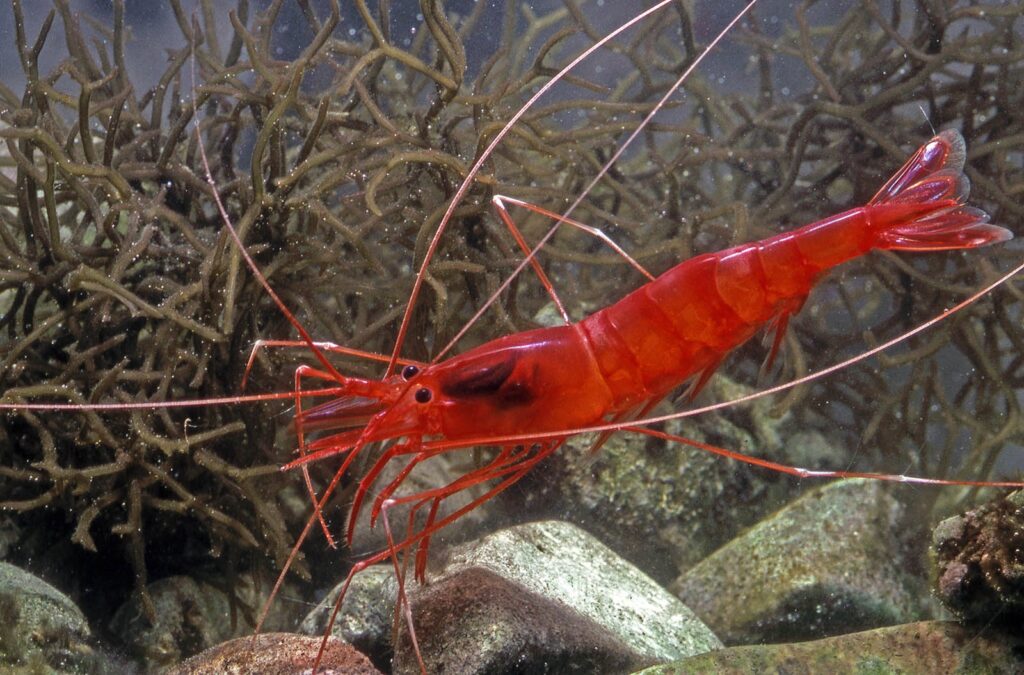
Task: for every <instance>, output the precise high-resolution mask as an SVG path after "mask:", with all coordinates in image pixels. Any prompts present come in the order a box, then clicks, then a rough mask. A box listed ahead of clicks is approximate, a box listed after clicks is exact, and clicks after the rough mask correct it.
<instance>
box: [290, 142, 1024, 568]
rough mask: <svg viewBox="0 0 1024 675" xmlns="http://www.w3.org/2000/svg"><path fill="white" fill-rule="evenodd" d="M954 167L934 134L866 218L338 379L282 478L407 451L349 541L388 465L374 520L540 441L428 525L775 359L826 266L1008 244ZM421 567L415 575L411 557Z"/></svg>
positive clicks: (364, 489)
mask: <svg viewBox="0 0 1024 675" xmlns="http://www.w3.org/2000/svg"><path fill="white" fill-rule="evenodd" d="M965 156H966V152H965V146H964V141H963V138H962V137H961V136H960V134H959V133H958V132H956V131H945V132H942V133H940V134H938V135H937V136H935V137H934V138H932V139H931V140H930V141H928V142H927V143H926V144H925V145H923V146H922V147H921V148H920V149H918V151H917V152H916V153H915V154H914V155H913V156H912V157H911V158H910V159H909V160H908V161H907V163H906V164H905V165H904V166H903V167H902V168H901V169H900V170H899V171H898V172H896V174H895V175H894V176H893V177H892V178H891V179H890V180H889V181H888V182H887V183H886V184H885V185H884V186H883V187H882V188H881V189H880V190H879V191H878V193H877V194H876V195H875V197H874V198H873V199H872V200H871V201H870V202H868V204H867V205H866V206H863V207H860V208H856V209H851V210H849V211H846V212H844V213H840V214H838V215H835V216H832V217H830V218H826V219H824V220H821V221H818V222H816V223H812V224H810V225H806V226H804V227H802V228H799V229H797V230H793V231H791V232H785V233H782V234H779V235H776V236H773V237H769V238H767V239H764V240H761V241H759V242H754V243H751V244H743V245H740V246H736V247H733V248H730V249H727V250H724V251H719V252H717V253H710V254H705V255H701V256H698V257H695V258H692V259H690V260H687V261H685V262H683V263H681V264H679V265H676V266H675V267H673V268H671V269H670V270H668V271H667V272H665V273H664V274H662V275H661V276H659V277H658V278H657V279H655V280H654V281H651V282H649V283H647V284H645V285H643V286H641V287H640V288H638V289H636V290H635V291H633V292H632V293H630V294H629V295H627V296H626V297H624V298H622V299H621V300H619V301H618V302H616V303H615V304H613V305H611V306H609V307H606V308H604V309H601V310H599V311H597V312H595V313H594V314H592V315H590V316H589V317H587V318H586V319H584V320H582V321H580V322H579V323H575V324H570V325H565V326H556V327H552V328H539V329H535V330H530V331H525V332H521V333H515V334H512V335H508V336H505V337H501V338H498V339H496V340H493V341H491V342H488V343H486V344H483V345H480V346H478V347H476V348H474V349H471V350H469V351H467V352H465V353H463V354H460V355H458V356H454V357H452V358H450V359H448V360H446V361H444V362H441V363H437V364H432V365H424V366H422V367H420V366H415V365H407V366H405V367H404V368H403V369H402V371H401V374H400V375H394V376H391V377H388V378H386V379H384V380H382V381H372V380H361V379H355V378H347V377H346V378H343V379H342V380H341V381H340V382H337V384H339V385H340V388H342V389H343V390H345V395H343V396H340V397H338V398H336V399H334V400H332V401H329V402H327V403H323V404H321V405H318V406H316V407H313V408H310V409H308V410H304V411H301V412H300V413H299V414H298V418H297V421H298V423H299V425H300V427H301V428H302V429H304V430H305V431H312V430H336V429H346V430H345V431H342V432H340V433H336V434H333V435H328V436H325V437H323V438H320V439H318V440H315V441H313V442H310V443H308V444H307V445H306V449H307V450H309V451H310V453H309V454H306V455H304V456H303V457H301V458H300V459H298V460H296V461H294V462H292V463H291V464H289V465H288V467H295V466H301V465H304V464H307V463H309V462H312V461H316V460H320V459H322V458H325V457H328V456H332V455H336V454H339V453H346V452H347V453H348V456H347V457H346V458H345V463H344V464H343V466H342V468H341V469H340V470H339V471H340V472H344V470H345V469H347V466H348V464H349V463H351V462H352V461H353V459H354V458H355V456H356V455H357V453H359V452H360V451H361V450H363V449H364V448H365V447H366V445H367V444H369V443H372V442H376V441H386V440H392V439H399V438H401V439H403V440H400V441H399V442H397V443H395V444H394V445H392V446H391V447H389V448H388V449H387V450H385V451H384V453H383V454H382V455H381V456H380V458H379V459H378V460H377V462H376V463H375V464H374V466H373V468H372V469H371V470H370V471H369V473H367V475H366V476H365V477H364V478H363V479H362V481H360V483H359V488H358V490H357V492H356V495H355V501H354V504H353V507H352V511H351V515H350V518H349V526H348V536H349V539H350V540H351V537H352V534H353V531H354V527H355V523H356V519H357V517H358V515H359V511H360V507H361V506H362V504H363V502H364V500H365V499H366V497H367V495H368V494H369V492H370V489H371V487H372V486H373V484H374V481H375V480H376V478H377V477H378V476H379V475H380V473H381V471H382V470H383V469H384V467H385V465H386V464H387V463H388V462H389V461H390V460H392V459H394V458H396V457H399V456H410V457H411V461H410V464H409V465H408V466H407V467H406V469H405V470H403V472H402V473H401V475H400V476H399V478H397V479H395V480H394V481H392V483H391V484H389V485H388V486H387V487H385V488H384V489H383V490H382V491H381V492H380V493H379V494H378V495H377V497H376V499H375V502H374V505H373V510H372V514H371V518H372V519H373V520H376V518H377V517H378V515H379V513H380V509H381V507H382V505H383V504H384V502H385V501H386V500H387V499H388V498H389V497H390V496H391V494H392V493H393V492H394V490H395V489H396V488H397V487H398V485H399V484H400V483H401V481H402V479H403V478H404V477H405V476H407V475H408V473H409V472H410V471H411V470H412V468H413V467H414V466H415V465H416V464H417V463H419V462H421V461H423V460H425V459H427V458H429V457H431V456H434V455H436V454H438V453H439V452H443V451H444V450H445V449H448V448H449V447H452V445H456V446H465V445H467V443H462V441H467V440H469V439H480V438H490V439H492V440H491V442H492V443H497V444H504V442H503V440H502V439H505V438H509V437H517V436H519V435H521V434H527V433H529V434H539V435H541V437H545V434H549V433H550V435H549V436H546V440H544V441H543V442H542V443H541V447H540V448H539V449H533V450H529V449H522V448H520V449H519V450H515V449H514V446H513V447H506V449H505V450H504V451H503V452H502V453H501V454H500V455H499V456H498V458H497V459H495V460H494V461H492V462H491V463H490V464H488V465H487V466H486V467H483V468H481V469H478V470H476V471H473V472H471V473H469V474H467V475H466V476H464V477H463V478H462V479H460V480H459V481H457V482H456V483H453V484H452V485H450V486H448V487H447V488H443V489H440V490H438V491H433V492H432V493H430V494H424V495H420V498H422V499H428V500H433V502H434V509H436V505H437V503H438V502H439V501H440V500H442V499H444V498H445V497H447V496H449V495H450V494H452V493H454V492H457V491H459V490H462V489H465V488H466V487H468V486H470V485H474V484H477V483H480V482H483V481H487V480H491V479H494V478H497V477H505V476H518V475H521V473H522V469H523V465H524V464H528V465H529V466H533V465H534V464H536V462H537V461H539V459H540V458H542V457H544V456H546V455H547V454H549V453H550V452H551V451H552V450H554V449H555V448H556V447H558V446H559V445H560V444H561V443H562V442H563V441H564V440H565V438H566V433H564V432H563V430H573V429H578V428H585V427H592V426H594V425H598V424H600V423H602V422H605V421H609V420H611V421H616V422H621V421H623V420H631V419H635V418H636V417H638V416H642V414H643V412H644V411H648V410H650V409H651V408H652V407H653V405H654V404H656V403H658V402H659V401H660V400H661V399H662V398H664V397H665V396H666V395H667V394H668V393H669V392H671V391H673V390H674V389H676V388H677V387H679V386H680V385H682V384H683V383H685V382H687V381H688V380H689V381H692V384H691V387H690V390H689V391H690V395H691V396H692V395H695V394H696V393H697V391H699V390H700V388H701V387H702V386H703V385H704V384H705V383H706V382H707V380H708V378H709V377H710V376H711V375H712V373H714V371H715V369H716V368H717V366H718V364H719V363H720V362H721V361H722V359H723V358H724V357H725V356H726V355H727V354H728V353H729V352H730V351H732V350H733V349H735V348H736V347H738V346H739V345H741V344H742V343H744V342H746V341H747V340H748V339H750V338H751V337H752V336H753V335H754V334H756V333H757V332H758V331H760V330H761V329H762V328H764V327H766V326H768V327H770V328H771V329H772V330H774V331H775V340H774V345H773V347H772V351H771V354H770V355H769V359H771V358H772V357H773V356H774V354H775V352H776V351H777V349H778V346H779V339H780V337H781V335H782V334H783V332H784V330H785V327H786V324H787V321H788V320H789V317H790V316H791V315H792V314H794V313H795V312H797V311H799V309H800V307H801V306H802V305H803V303H804V300H805V299H806V298H807V295H808V293H809V292H810V290H811V288H812V287H813V285H814V283H815V281H816V280H817V279H819V278H820V277H821V275H822V274H823V273H824V272H826V271H828V270H829V269H831V268H832V267H835V266H836V265H839V264H841V263H843V262H845V261H847V260H850V259H852V258H855V257H857V256H861V255H863V254H865V253H867V252H868V251H870V250H873V249H886V250H897V251H944V250H951V249H967V248H976V247H979V246H985V245H988V244H993V243H998V242H1003V241H1007V240H1009V239H1011V238H1012V236H1013V235H1012V234H1011V232H1010V231H1009V230H1007V229H1005V228H1003V227H999V226H997V225H992V224H989V223H988V222H987V221H988V216H987V215H986V214H985V213H984V212H982V211H980V210H978V209H976V208H973V207H971V206H967V205H966V200H967V196H968V192H969V184H968V181H967V178H966V177H965V176H964V174H963V165H964V158H965ZM303 373H304V374H306V375H312V376H317V377H322V378H324V379H329V380H334V378H333V377H332V376H330V375H328V374H327V373H324V372H321V371H314V370H312V369H308V368H307V369H303ZM352 427H357V428H356V429H351V428H352ZM424 439H435V440H436V439H443V440H444V441H445V442H447V443H446V444H444V445H441V446H438V445H437V444H433V446H431V445H430V444H425V443H424ZM423 541H424V544H423V545H421V550H422V549H425V541H426V539H424V540H423ZM420 563H421V564H420V565H418V567H417V573H418V575H422V572H423V568H422V557H421V559H420Z"/></svg>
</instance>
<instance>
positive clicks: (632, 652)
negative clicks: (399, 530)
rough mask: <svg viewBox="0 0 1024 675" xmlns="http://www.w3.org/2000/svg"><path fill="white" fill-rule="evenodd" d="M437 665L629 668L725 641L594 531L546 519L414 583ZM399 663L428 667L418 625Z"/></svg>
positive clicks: (495, 538) (498, 537)
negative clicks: (414, 645)
mask: <svg viewBox="0 0 1024 675" xmlns="http://www.w3.org/2000/svg"><path fill="white" fill-rule="evenodd" d="M408 591H409V595H410V603H411V605H412V612H413V617H414V622H415V627H416V637H417V640H418V642H419V646H420V650H421V652H422V655H423V659H424V662H425V664H426V666H427V670H428V672H458V673H483V672H569V671H573V672H575V671H580V672H604V673H612V672H626V671H630V670H633V669H635V668H637V667H641V666H643V665H649V664H651V663H654V662H658V661H666V660H669V659H676V658H680V657H681V656H682V655H690V654H699V653H702V652H705V651H708V650H710V649H717V648H719V647H720V646H721V643H720V642H719V641H718V639H717V638H716V637H715V636H714V635H713V634H712V633H711V631H710V630H708V628H707V626H705V625H703V624H702V623H701V622H700V621H699V620H698V619H697V618H696V617H695V616H694V615H693V613H692V612H691V611H690V610H689V609H687V608H686V607H685V606H683V605H682V604H681V603H680V602H679V601H678V600H676V599H675V598H673V597H672V596H671V595H669V594H668V593H667V592H665V590H664V589H662V588H661V587H660V586H658V585H657V584H656V583H655V582H654V581H652V580H651V579H650V578H649V577H648V576H646V575H645V574H643V573H642V572H640V571H639V570H638V569H636V568H635V567H633V566H632V565H630V564H629V563H627V562H626V561H625V560H623V559H621V558H619V557H618V556H617V555H615V553H614V552H612V551H611V550H610V549H608V548H606V547H605V546H604V545H602V544H601V543H600V542H598V541H597V540H596V539H594V538H593V537H591V536H589V535H588V534H587V533H585V532H584V531H582V530H580V529H579V528H577V527H575V526H573V525H571V524H569V523H564V522H559V521H545V522H540V523H531V524H528V525H520V526H518V527H513V528H508V529H505V530H501V531H499V532H495V533H494V534H491V535H489V536H487V537H484V538H483V539H480V540H479V541H476V542H472V543H470V544H466V545H463V546H460V547H459V548H457V549H455V550H453V551H452V552H451V554H450V556H449V559H448V562H447V565H446V566H445V567H444V569H443V570H442V571H441V572H440V573H439V574H437V575H432V578H431V581H430V584H429V585H427V586H424V587H422V588H418V587H413V586H412V585H410V586H409V588H408ZM395 652H396V653H395V672H396V673H406V672H418V666H417V665H416V660H415V656H414V654H413V653H412V650H411V648H410V643H409V640H408V633H407V632H406V631H402V633H401V637H400V639H399V644H398V647H397V648H396V650H395Z"/></svg>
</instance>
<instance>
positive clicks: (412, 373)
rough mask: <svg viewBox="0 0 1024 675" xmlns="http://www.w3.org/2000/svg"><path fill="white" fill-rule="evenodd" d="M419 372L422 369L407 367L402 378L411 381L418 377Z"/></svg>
mask: <svg viewBox="0 0 1024 675" xmlns="http://www.w3.org/2000/svg"><path fill="white" fill-rule="evenodd" d="M419 372H420V369H419V368H417V367H416V366H406V367H405V368H402V377H404V378H405V379H406V380H411V379H412V378H414V377H416V375H417V374H418V373H419Z"/></svg>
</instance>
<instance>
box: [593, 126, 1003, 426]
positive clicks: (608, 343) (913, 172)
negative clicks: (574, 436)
mask: <svg viewBox="0 0 1024 675" xmlns="http://www.w3.org/2000/svg"><path fill="white" fill-rule="evenodd" d="M965 155H966V153H965V146H964V142H963V138H962V137H961V136H960V134H959V133H958V132H956V131H944V132H942V133H940V134H938V135H937V136H935V137H934V138H932V139H931V140H930V141H929V142H928V143H926V144H925V145H923V146H921V148H920V149H918V151H917V152H916V153H915V154H914V155H913V156H912V157H911V158H910V159H909V160H908V161H907V162H906V163H905V164H904V165H903V167H902V168H900V170H899V171H897V172H896V174H895V175H894V176H893V177H892V178H891V179H890V180H889V181H888V182H887V183H886V184H885V185H884V186H883V187H882V189H881V190H879V192H878V194H876V195H875V197H874V198H873V199H872V200H871V201H870V202H869V203H868V204H867V205H865V206H862V207H859V208H856V209H851V210H849V211H846V212H844V213H840V214H838V215H835V216H832V217H830V218H826V219H824V220H821V221H818V222H816V223H813V224H810V225H807V226H804V227H801V228H799V229H797V230H794V231H791V232H785V233H782V234H779V235H776V236H773V237H769V238H767V239H764V240H761V241H759V242H755V243H751V244H744V245H741V246H737V247H734V248H731V249H728V250H726V251H721V252H719V253H714V254H708V255H702V256H698V257H696V258H693V259H691V260H688V261H686V262H684V263H681V264H680V265H677V266H675V267H673V268H672V269H670V270H668V271H667V272H665V273H664V274H662V275H661V276H660V277H658V278H657V279H655V280H654V281H652V282H650V283H648V284H646V285H645V286H642V287H641V288H639V289H637V290H636V291H634V292H632V293H630V294H629V295H628V296H626V297H625V298H623V299H622V300H620V301H619V302H617V303H615V304H614V305H611V306H610V307H607V308H605V309H603V310H601V311H599V312H597V313H596V314H594V315H592V316H591V317H589V318H587V319H586V320H585V321H584V322H583V324H582V326H581V327H582V328H583V329H584V332H585V333H586V334H587V336H588V338H589V341H590V343H591V349H592V353H593V355H594V358H595V360H596V361H597V364H598V367H599V368H600V370H601V371H602V373H603V374H604V377H605V379H606V380H607V382H608V385H609V389H611V391H612V392H613V396H614V398H615V399H616V402H617V404H616V405H615V407H616V408H617V409H620V410H625V409H628V408H629V407H631V406H633V405H636V403H637V402H638V401H643V400H649V399H651V398H654V397H656V396H660V395H663V394H664V393H665V392H666V391H668V390H669V389H671V388H672V387H673V386H675V385H678V384H681V383H682V382H683V381H685V380H687V379H688V378H690V377H692V376H694V375H696V374H698V373H707V372H709V370H710V369H713V368H714V367H715V366H716V365H717V363H718V362H719V361H721V359H722V358H723V357H724V356H725V354H726V353H728V352H729V351H731V350H732V349H734V348H735V347H737V346H739V345H740V344H742V343H743V342H745V341H746V340H748V339H749V338H750V337H751V336H752V335H754V334H755V333H756V332H757V331H758V330H759V329H760V328H761V327H762V326H764V325H765V324H766V323H768V322H771V321H775V322H776V324H775V325H776V326H778V327H780V328H781V327H784V325H785V319H786V318H787V317H788V316H789V315H790V314H792V313H794V312H796V311H798V310H799V308H800V307H801V306H802V305H803V302H804V300H805V298H806V297H807V294H808V293H809V292H810V290H811V287H812V286H813V285H814V283H815V281H817V279H818V278H820V276H821V274H822V273H823V272H825V271H827V270H828V269H830V268H832V267H834V266H836V265H839V264H840V263H843V262H845V261H847V260H850V259H852V258H856V257H858V256H861V255H863V254H865V253H867V252H868V251H870V250H871V249H874V248H880V249H890V250H913V251H936V250H950V249H963V248H975V247H978V246H984V245H987V244H991V243H996V242H999V241H1005V240H1007V239H1010V238H1011V237H1012V234H1011V233H1010V232H1009V231H1008V230H1006V229H1004V228H1002V227H998V226H995V225H991V224H989V223H988V215H987V214H985V213H984V212H983V211H980V210H978V209H975V208H972V207H970V206H967V205H966V201H967V197H968V194H969V191H970V184H969V182H968V181H967V178H966V177H965V176H964V175H963V164H964V157H965ZM777 344H778V343H777V342H776V348H777ZM631 365H632V368H633V371H632V372H630V371H629V368H630V366H631Z"/></svg>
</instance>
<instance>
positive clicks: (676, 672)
mask: <svg viewBox="0 0 1024 675" xmlns="http://www.w3.org/2000/svg"><path fill="white" fill-rule="evenodd" d="M1022 671H1024V636H1022V635H1021V633H1020V632H1019V631H1001V630H998V629H996V628H990V629H987V630H984V631H981V632H979V631H978V630H977V629H975V628H968V627H964V626H960V625H958V624H956V623H952V622H948V621H946V622H943V621H922V622H919V623H909V624H904V625H900V626H892V627H890V628H879V629H876V630H870V631H864V632H862V633H853V634H849V635H839V636H836V637H831V638H825V639H823V640H814V641H813V642H800V643H795V644H777V645H749V646H742V647H727V648H726V649H722V650H719V651H717V652H710V653H708V654H701V655H700V656H694V657H690V658H688V659H683V660H681V661H677V662H676V663H670V664H665V665H661V666H654V667H653V668H648V669H646V670H642V671H640V672H639V673H637V675H704V674H705V673H706V674H708V675H748V674H749V673H769V672H770V673H775V672H785V673H787V674H788V675H817V674H818V673H830V674H831V675H876V674H877V675H882V674H889V673H963V674H964V675H968V674H971V675H974V674H977V675H987V674H990V673H991V674H996V673H1020V672H1022Z"/></svg>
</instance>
